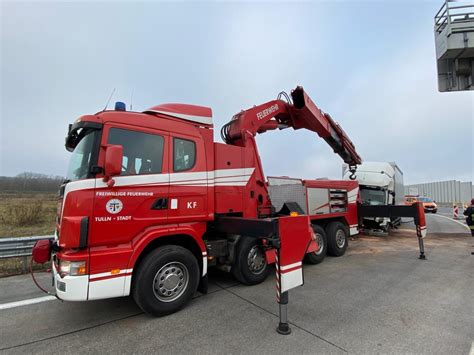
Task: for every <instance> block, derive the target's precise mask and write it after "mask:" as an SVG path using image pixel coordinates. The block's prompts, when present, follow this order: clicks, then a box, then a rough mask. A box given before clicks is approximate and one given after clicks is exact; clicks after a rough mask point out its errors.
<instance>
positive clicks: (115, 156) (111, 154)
mask: <svg viewBox="0 0 474 355" xmlns="http://www.w3.org/2000/svg"><path fill="white" fill-rule="evenodd" d="M105 149H106V150H105V168H104V175H105V176H104V181H106V182H107V181H109V180H110V178H111V177H112V176H116V175H120V173H121V172H122V159H123V147H122V146H121V145H108V146H106V148H105ZM112 186H113V184H112Z"/></svg>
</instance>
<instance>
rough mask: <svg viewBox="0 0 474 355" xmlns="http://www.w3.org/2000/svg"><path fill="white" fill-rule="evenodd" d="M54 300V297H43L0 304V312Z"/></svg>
mask: <svg viewBox="0 0 474 355" xmlns="http://www.w3.org/2000/svg"><path fill="white" fill-rule="evenodd" d="M55 299H56V297H54V296H43V297H37V298H30V299H28V300H23V301H16V302H9V303H3V304H0V310H3V309H9V308H15V307H22V306H28V305H30V304H35V303H41V302H46V301H52V300H55Z"/></svg>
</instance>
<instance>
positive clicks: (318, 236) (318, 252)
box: [314, 233, 324, 255]
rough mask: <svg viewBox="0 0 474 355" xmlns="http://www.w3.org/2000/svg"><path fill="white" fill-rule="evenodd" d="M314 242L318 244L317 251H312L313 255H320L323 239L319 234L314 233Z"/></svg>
mask: <svg viewBox="0 0 474 355" xmlns="http://www.w3.org/2000/svg"><path fill="white" fill-rule="evenodd" d="M316 242H317V243H318V249H316V250H315V251H314V254H316V255H320V254H321V253H322V252H323V249H324V239H323V236H322V235H321V234H319V233H316Z"/></svg>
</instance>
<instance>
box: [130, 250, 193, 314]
mask: <svg viewBox="0 0 474 355" xmlns="http://www.w3.org/2000/svg"><path fill="white" fill-rule="evenodd" d="M198 283H199V264H198V262H197V260H196V258H195V257H194V255H193V254H192V253H191V252H190V251H189V250H188V249H185V248H183V247H180V246H177V245H166V246H162V247H160V248H157V249H155V250H153V251H152V252H150V253H149V254H148V255H147V256H146V257H145V258H144V259H143V261H142V262H141V263H140V265H139V266H138V269H137V271H136V273H134V275H133V285H132V296H133V299H134V300H135V302H136V303H137V304H138V306H139V307H140V308H141V309H142V310H143V311H145V312H146V313H149V314H151V315H154V316H164V315H167V314H171V313H174V312H177V311H179V310H180V309H181V308H183V307H184V306H185V305H186V304H187V303H188V302H189V301H190V300H191V298H192V297H193V295H194V292H196V289H197V286H198Z"/></svg>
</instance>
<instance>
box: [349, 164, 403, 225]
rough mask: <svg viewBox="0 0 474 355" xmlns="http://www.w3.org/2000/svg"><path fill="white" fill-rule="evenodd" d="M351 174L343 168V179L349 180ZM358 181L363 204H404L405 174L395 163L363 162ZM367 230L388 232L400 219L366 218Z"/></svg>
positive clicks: (358, 171) (358, 173) (357, 176)
mask: <svg viewBox="0 0 474 355" xmlns="http://www.w3.org/2000/svg"><path fill="white" fill-rule="evenodd" d="M349 175H350V172H349V171H347V169H344V167H343V179H344V180H348V179H349ZM356 179H357V181H358V182H359V186H360V197H361V204H363V205H370V206H383V205H396V204H403V196H404V193H403V192H404V191H403V174H402V173H401V171H400V169H399V168H398V167H397V165H396V164H395V163H388V162H363V163H362V164H361V165H360V166H359V167H358V168H357V174H356ZM363 222H364V226H365V227H366V228H367V229H381V230H383V231H388V229H389V227H390V226H391V225H394V224H395V225H396V224H399V223H400V219H399V218H397V219H393V220H391V219H390V218H388V217H374V218H364V221H363Z"/></svg>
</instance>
